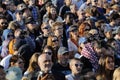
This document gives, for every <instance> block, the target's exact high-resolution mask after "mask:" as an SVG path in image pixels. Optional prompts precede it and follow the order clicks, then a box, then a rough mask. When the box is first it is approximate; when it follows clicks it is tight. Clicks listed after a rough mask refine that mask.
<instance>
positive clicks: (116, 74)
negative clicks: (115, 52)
mask: <svg viewBox="0 0 120 80" xmlns="http://www.w3.org/2000/svg"><path fill="white" fill-rule="evenodd" d="M119 79H120V67H118V68H116V69H115V71H114V73H113V80H119Z"/></svg>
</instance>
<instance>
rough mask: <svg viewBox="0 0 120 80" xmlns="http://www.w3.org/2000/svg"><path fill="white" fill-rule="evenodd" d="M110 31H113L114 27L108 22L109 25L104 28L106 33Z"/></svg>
mask: <svg viewBox="0 0 120 80" xmlns="http://www.w3.org/2000/svg"><path fill="white" fill-rule="evenodd" d="M109 31H112V29H111V27H110V26H108V24H107V26H105V28H104V33H106V32H109Z"/></svg>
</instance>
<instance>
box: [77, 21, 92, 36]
mask: <svg viewBox="0 0 120 80" xmlns="http://www.w3.org/2000/svg"><path fill="white" fill-rule="evenodd" d="M90 29H91V26H90V25H89V24H88V23H87V22H83V23H82V24H81V25H80V26H79V28H78V31H79V36H84V35H85V32H88V31H89V30H90Z"/></svg>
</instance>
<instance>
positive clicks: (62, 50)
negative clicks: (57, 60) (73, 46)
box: [58, 47, 69, 55]
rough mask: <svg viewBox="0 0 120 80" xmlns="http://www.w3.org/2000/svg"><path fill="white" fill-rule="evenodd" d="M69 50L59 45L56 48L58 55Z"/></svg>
mask: <svg viewBox="0 0 120 80" xmlns="http://www.w3.org/2000/svg"><path fill="white" fill-rule="evenodd" d="M68 52H69V51H68V49H67V48H66V47H60V48H59V49H58V54H59V55H63V54H65V53H68Z"/></svg>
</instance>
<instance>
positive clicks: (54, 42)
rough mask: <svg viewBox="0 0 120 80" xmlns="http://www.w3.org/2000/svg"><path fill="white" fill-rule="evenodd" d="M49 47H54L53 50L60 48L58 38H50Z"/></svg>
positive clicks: (53, 36) (52, 36)
mask: <svg viewBox="0 0 120 80" xmlns="http://www.w3.org/2000/svg"><path fill="white" fill-rule="evenodd" d="M47 45H49V46H52V48H56V47H59V41H58V38H57V36H55V35H51V36H49V37H48V40H47Z"/></svg>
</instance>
